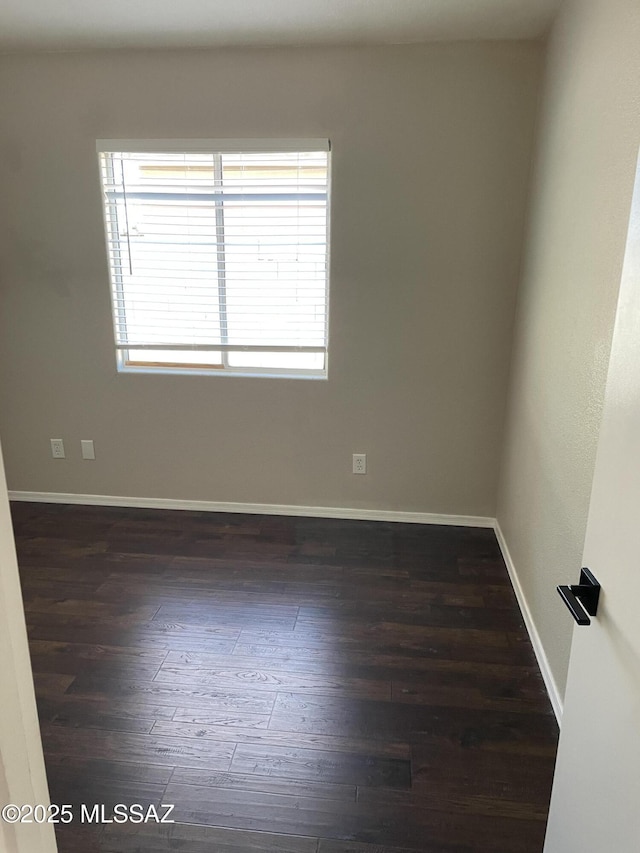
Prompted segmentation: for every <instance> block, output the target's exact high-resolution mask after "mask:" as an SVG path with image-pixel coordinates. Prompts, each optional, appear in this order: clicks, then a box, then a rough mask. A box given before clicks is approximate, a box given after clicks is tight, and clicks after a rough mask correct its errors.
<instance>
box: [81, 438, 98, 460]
mask: <svg viewBox="0 0 640 853" xmlns="http://www.w3.org/2000/svg"><path fill="white" fill-rule="evenodd" d="M80 447H81V448H82V458H83V459H95V458H96V451H95V448H94V446H93V439H92V438H81V439H80Z"/></svg>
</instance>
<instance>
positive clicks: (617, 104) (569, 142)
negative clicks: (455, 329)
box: [498, 0, 640, 694]
mask: <svg viewBox="0 0 640 853" xmlns="http://www.w3.org/2000/svg"><path fill="white" fill-rule="evenodd" d="M639 44H640V5H638V3H637V0H583V2H572V3H569V4H568V5H567V6H566V7H565V9H564V14H563V16H562V17H561V19H560V21H559V22H558V24H557V26H556V27H555V29H554V32H553V37H552V39H551V43H550V46H549V59H548V67H547V72H546V83H545V87H544V98H543V109H542V117H541V123H540V131H539V140H538V155H537V162H536V166H535V170H534V193H533V198H532V207H531V220H530V227H529V233H528V237H527V251H526V258H525V265H524V273H523V281H522V287H521V292H520V296H519V305H518V316H517V324H516V333H515V344H514V351H513V359H512V375H511V387H510V396H509V409H508V417H507V428H506V437H505V450H504V458H503V465H502V477H501V484H500V496H499V502H498V521H499V523H500V526H501V528H502V531H503V533H504V535H505V538H506V541H507V544H508V546H509V550H510V552H511V555H512V558H513V562H514V564H515V568H516V571H517V573H518V576H519V579H520V582H521V585H522V588H523V591H524V594H525V596H526V599H527V603H528V605H529V608H530V610H531V613H532V616H533V620H534V622H535V625H536V628H537V630H538V633H539V634H540V638H541V642H542V645H543V647H544V650H545V653H546V656H547V658H548V661H549V665H550V668H551V672H552V674H553V677H554V679H555V681H556V684H557V687H558V691H559V693H560V694H562V693H563V692H564V685H565V679H566V670H567V663H568V658H569V647H570V641H571V632H572V628H573V622H572V620H571V619H570V618H569V615H568V614H567V612H566V609H565V608H564V606H563V604H562V602H561V601H560V599H559V597H558V595H557V594H556V592H555V586H556V584H557V583H560V582H569V583H576V582H577V577H578V574H579V569H580V565H581V557H582V549H583V544H584V534H585V527H586V520H587V512H588V508H589V497H590V492H591V481H592V477H593V468H594V463H595V451H596V444H597V438H598V431H599V427H600V417H601V411H602V401H603V396H604V386H605V380H606V369H607V363H608V357H609V350H610V346H611V336H612V331H613V322H614V316H615V308H616V302H617V294H618V288H619V284H620V274H621V269H622V260H623V255H624V246H625V239H626V232H627V224H628V219H629V209H630V203H631V194H632V191H633V181H634V174H635V166H636V160H637V156H638V144H639V142H640V51H639V50H638V45H639ZM592 569H593V571H594V572H595V573H596V575H597V573H598V572H597V567H596V566H592Z"/></svg>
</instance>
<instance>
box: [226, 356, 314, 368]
mask: <svg viewBox="0 0 640 853" xmlns="http://www.w3.org/2000/svg"><path fill="white" fill-rule="evenodd" d="M227 356H228V359H229V367H260V368H270V367H271V368H276V369H283V370H323V369H324V353H323V352H230V353H227Z"/></svg>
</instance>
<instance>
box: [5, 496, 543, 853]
mask: <svg viewBox="0 0 640 853" xmlns="http://www.w3.org/2000/svg"><path fill="white" fill-rule="evenodd" d="M13 516H14V528H15V533H16V540H17V547H18V558H19V565H20V571H21V578H22V588H23V596H24V603H25V612H26V617H27V623H28V630H29V637H30V645H31V656H32V665H33V670H34V675H35V684H36V692H37V698H38V710H39V714H40V719H41V726H42V735H43V742H44V750H45V759H46V764H47V771H48V776H49V782H50V788H51V796H52V801H53V802H56V803H70V804H72V805H74V807H75V809H76V814H77V815H79V808H80V804H81V803H86V804H90V805H92V804H94V803H100V804H105V806H106V807H107V809H108V810H110V809H112V807H113V805H114V804H116V803H124V804H131V803H141V804H143V805H145V806H146V805H150V804H153V805H155V806H159V805H160V804H161V803H172V804H175V811H174V814H173V817H175V819H176V821H177V822H176V823H175V824H173V825H160V826H157V825H155V824H151V823H147V824H132V823H128V824H100V825H93V824H81V823H80V822H79V821H78V820H76V821H74V823H73V824H70V825H69V826H60V827H58V831H57V835H58V842H59V847H60V853H94V852H95V853H134V851H137V853H165V851H170V850H180V851H184V853H276V851H277V853H409V851H410V852H411V853H416V851H422V853H540V851H541V850H542V846H543V837H544V829H545V821H546V815H547V808H548V801H549V794H550V785H551V778H552V773H553V764H554V760H555V750H556V740H557V729H556V725H555V721H554V718H553V716H552V713H551V708H550V705H549V702H548V699H547V697H546V694H545V691H544V686H543V683H542V679H541V677H540V674H539V671H538V669H537V667H536V664H535V659H534V656H533V653H532V650H531V647H530V644H529V641H528V639H527V636H526V632H525V630H524V628H523V625H522V622H521V619H520V614H519V611H518V608H517V604H516V602H515V598H514V596H513V592H512V590H511V587H510V585H509V581H508V577H507V573H506V569H505V566H504V563H503V561H502V559H501V556H500V553H499V550H498V547H497V543H496V540H495V536H494V534H493V532H492V531H491V530H480V529H472V528H454V527H431V526H418V525H406V524H392V523H381V522H363V521H341V520H322V519H308V518H282V517H272V516H271V517H270V516H265V517H261V516H242V515H222V514H210V513H195V512H170V511H164V510H133V509H123V508H103V507H80V506H61V505H47V504H26V503H22V504H21V503H14V504H13Z"/></svg>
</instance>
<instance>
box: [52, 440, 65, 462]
mask: <svg viewBox="0 0 640 853" xmlns="http://www.w3.org/2000/svg"><path fill="white" fill-rule="evenodd" d="M49 441H50V442H51V455H52V456H53V458H54V459H64V458H65V455H64V442H63V440H62V439H61V438H51V439H49Z"/></svg>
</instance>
